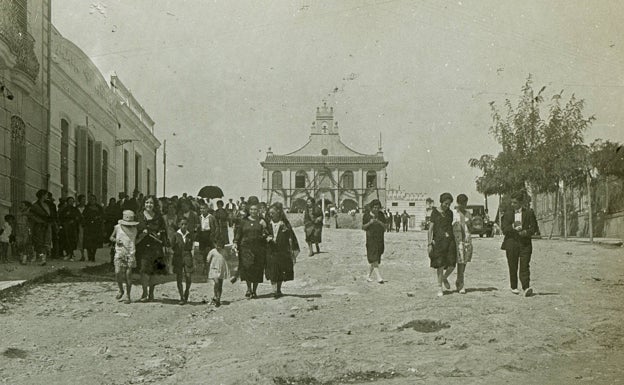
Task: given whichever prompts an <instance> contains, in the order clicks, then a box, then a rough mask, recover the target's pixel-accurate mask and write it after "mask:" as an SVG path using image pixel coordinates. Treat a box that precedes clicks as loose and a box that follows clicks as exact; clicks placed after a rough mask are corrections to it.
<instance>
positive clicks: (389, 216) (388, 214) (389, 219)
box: [385, 209, 394, 232]
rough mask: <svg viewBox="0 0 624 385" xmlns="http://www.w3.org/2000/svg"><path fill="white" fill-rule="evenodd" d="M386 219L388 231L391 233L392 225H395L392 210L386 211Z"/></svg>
mask: <svg viewBox="0 0 624 385" xmlns="http://www.w3.org/2000/svg"><path fill="white" fill-rule="evenodd" d="M385 217H386V231H387V232H391V231H392V225H393V224H394V219H393V218H392V211H390V209H386V213H385Z"/></svg>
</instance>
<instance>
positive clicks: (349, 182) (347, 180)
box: [342, 171, 353, 189]
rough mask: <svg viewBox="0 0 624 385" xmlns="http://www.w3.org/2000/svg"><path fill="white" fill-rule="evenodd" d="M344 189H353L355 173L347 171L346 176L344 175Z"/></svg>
mask: <svg viewBox="0 0 624 385" xmlns="http://www.w3.org/2000/svg"><path fill="white" fill-rule="evenodd" d="M342 188H346V189H352V188H353V171H345V172H344V174H342Z"/></svg>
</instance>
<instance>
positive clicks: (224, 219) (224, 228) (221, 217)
mask: <svg viewBox="0 0 624 385" xmlns="http://www.w3.org/2000/svg"><path fill="white" fill-rule="evenodd" d="M214 217H215V220H216V222H217V229H216V232H215V235H214V241H215V243H217V244H219V243H221V244H222V245H227V244H228V243H230V236H229V235H228V213H227V211H225V209H216V210H215V213H214Z"/></svg>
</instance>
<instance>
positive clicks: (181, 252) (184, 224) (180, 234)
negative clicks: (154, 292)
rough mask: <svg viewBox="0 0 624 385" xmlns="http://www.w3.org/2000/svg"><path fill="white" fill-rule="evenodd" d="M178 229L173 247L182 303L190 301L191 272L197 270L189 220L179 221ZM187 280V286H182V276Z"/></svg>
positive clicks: (174, 265) (175, 271)
mask: <svg viewBox="0 0 624 385" xmlns="http://www.w3.org/2000/svg"><path fill="white" fill-rule="evenodd" d="M178 227H179V228H178V231H176V233H175V234H174V236H173V238H172V243H171V247H172V248H173V260H172V264H173V273H174V274H175V275H176V283H177V285H178V293H180V302H179V304H180V305H184V304H186V303H187V302H188V298H189V291H190V290H191V274H192V273H193V271H194V270H195V261H194V260H193V253H192V250H193V243H194V239H193V234H192V233H191V232H190V231H189V230H188V220H187V219H186V218H184V217H182V218H181V219H180V220H179V221H178ZM183 277H184V280H185V282H186V287H185V288H184V290H183V288H182V278H183Z"/></svg>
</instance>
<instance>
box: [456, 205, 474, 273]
mask: <svg viewBox="0 0 624 385" xmlns="http://www.w3.org/2000/svg"><path fill="white" fill-rule="evenodd" d="M471 220H472V217H471V216H470V213H469V212H461V211H460V210H458V209H455V210H454V211H453V235H454V237H455V245H457V263H468V262H470V261H471V260H472V238H471V236H470V221H471Z"/></svg>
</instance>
